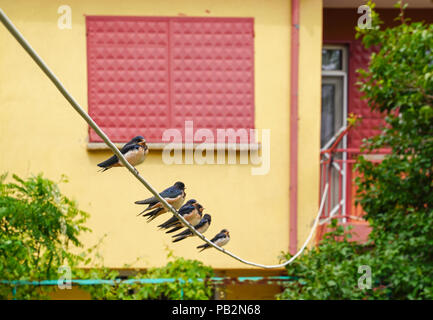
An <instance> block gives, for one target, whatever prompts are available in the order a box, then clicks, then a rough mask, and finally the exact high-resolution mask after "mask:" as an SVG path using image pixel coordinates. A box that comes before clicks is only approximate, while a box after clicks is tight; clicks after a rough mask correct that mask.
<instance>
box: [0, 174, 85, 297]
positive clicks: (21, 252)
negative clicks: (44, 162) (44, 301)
mask: <svg viewBox="0 0 433 320" xmlns="http://www.w3.org/2000/svg"><path fill="white" fill-rule="evenodd" d="M6 177H7V175H6V174H4V175H3V176H1V177H0V279H1V280H36V281H39V280H44V279H58V278H59V273H58V268H59V267H60V266H63V265H68V266H70V267H71V268H73V267H75V266H77V265H78V263H80V262H82V261H83V260H84V258H83V256H80V255H76V254H73V253H71V250H70V247H71V246H74V247H81V246H82V244H81V242H80V241H79V239H78V235H79V234H80V233H81V232H85V231H89V229H88V228H86V227H85V226H84V223H85V222H86V219H87V217H88V215H87V213H85V212H83V211H81V210H79V209H78V208H77V205H76V203H75V202H74V201H72V200H70V199H69V198H67V197H65V196H64V195H62V194H61V193H60V191H59V189H58V187H57V185H56V183H54V182H53V181H51V180H48V179H45V178H43V177H42V175H38V176H35V177H31V178H29V179H27V180H23V179H21V178H20V177H18V176H16V175H13V180H14V181H13V182H10V183H5V180H6ZM65 181H66V180H65V178H64V177H62V179H61V181H60V182H65ZM52 289H53V288H52V287H47V286H44V287H39V288H37V289H35V287H34V286H20V287H19V290H17V295H16V297H15V298H17V299H30V298H46V297H47V294H48V292H49V291H51V290H52ZM11 292H12V286H11V285H6V284H3V285H0V298H1V299H6V298H8V297H9V296H10V294H11Z"/></svg>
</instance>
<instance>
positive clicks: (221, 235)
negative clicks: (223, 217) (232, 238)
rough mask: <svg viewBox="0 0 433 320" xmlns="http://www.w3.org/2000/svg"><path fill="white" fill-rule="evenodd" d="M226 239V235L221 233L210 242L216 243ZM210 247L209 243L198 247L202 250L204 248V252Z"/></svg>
mask: <svg viewBox="0 0 433 320" xmlns="http://www.w3.org/2000/svg"><path fill="white" fill-rule="evenodd" d="M225 237H226V235H225V234H224V233H221V232H220V233H218V234H217V235H216V236H215V237H213V238H212V239H211V240H210V241H211V242H213V243H215V241H217V240H219V239H223V238H225ZM208 247H210V245H209V244H208V243H205V244H202V245H200V246H198V247H197V249H201V248H202V249H203V250H204V249H206V248H208Z"/></svg>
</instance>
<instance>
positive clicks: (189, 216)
mask: <svg viewBox="0 0 433 320" xmlns="http://www.w3.org/2000/svg"><path fill="white" fill-rule="evenodd" d="M178 213H179V214H180V215H181V216H182V217H183V218H184V219H185V220H186V221H188V222H189V223H190V224H191V225H192V226H196V225H197V224H199V223H200V220H201V217H202V214H203V206H202V205H201V204H200V203H198V202H195V203H193V204H189V205H187V204H185V205H183V206H182V208H180V209H179V211H178ZM158 227H159V228H160V230H162V229H169V228H172V229H171V230H169V231H167V232H166V233H171V232H174V231H177V230H179V229H182V228H183V227H184V225H183V223H182V222H181V221H180V220H179V219H178V218H177V217H176V216H175V215H173V216H172V217H171V218H170V219H168V220H167V221H165V222H164V223H162V224H160V225H159V226H158Z"/></svg>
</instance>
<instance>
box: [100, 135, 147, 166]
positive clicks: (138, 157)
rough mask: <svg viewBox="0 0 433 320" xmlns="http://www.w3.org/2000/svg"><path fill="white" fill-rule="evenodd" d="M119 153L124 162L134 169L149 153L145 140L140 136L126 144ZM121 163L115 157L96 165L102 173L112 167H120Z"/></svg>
mask: <svg viewBox="0 0 433 320" xmlns="http://www.w3.org/2000/svg"><path fill="white" fill-rule="evenodd" d="M120 152H121V153H122V154H123V156H124V157H125V158H126V160H127V161H128V162H129V163H130V164H131V165H133V166H134V167H135V166H137V165H139V164H140V163H142V162H143V161H144V159H146V156H147V155H148V153H149V148H148V147H147V144H146V140H145V139H144V138H143V137H142V136H136V137H134V138H132V139H131V141H129V142H127V143H126V144H125V145H124V146H123V147H122V149H120ZM121 166H123V165H122V163H121V162H120V161H119V159H118V158H117V156H116V155H113V156H112V157H111V158H108V159H107V160H105V161H102V162H101V163H98V167H101V168H102V169H101V171H102V172H104V171H106V170H108V169H110V168H113V167H121Z"/></svg>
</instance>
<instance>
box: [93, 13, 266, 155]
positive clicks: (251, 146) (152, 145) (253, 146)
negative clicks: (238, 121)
mask: <svg viewBox="0 0 433 320" xmlns="http://www.w3.org/2000/svg"><path fill="white" fill-rule="evenodd" d="M86 18H102V19H104V20H105V19H111V18H120V19H133V20H135V19H143V18H145V19H146V20H149V21H151V20H158V21H159V20H167V21H169V22H172V21H173V22H175V21H176V20H183V19H186V20H191V19H192V20H195V21H203V20H204V21H209V20H210V21H212V20H215V21H238V20H239V18H236V17H212V18H210V17H185V18H183V17H176V16H117V15H113V16H97V15H91V16H87V17H86ZM242 19H245V20H247V19H250V20H251V21H252V23H253V28H254V24H255V19H254V18H248V17H243V18H242ZM86 23H87V20H86ZM87 28H88V26H87V25H86V29H85V30H86V33H87ZM253 37H254V29H253ZM169 50H170V49H169ZM252 59H253V60H252V63H253V67H252V79H251V82H252V90H253V91H252V92H253V93H252V94H253V98H252V106H251V107H252V117H253V120H252V121H253V127H252V128H251V129H256V127H255V113H256V109H255V92H256V90H255V76H254V75H255V41H253V45H252ZM87 60H88V61H89V47H88V45H87ZM88 63H89V62H88ZM171 63H172V61H171V60H169V61H168V64H169V66H170V64H171ZM169 72H170V71H169ZM88 83H89V81H88ZM169 89H170V90H169V93H168V94H169V101H170V100H171V99H172V97H171V96H172V90H173V88H172V87H170V88H169ZM89 91H90V87H89V88H88V94H89ZM88 99H89V98H88ZM89 107H90V106H89ZM168 108H169V109H170V111H171V110H172V105H168ZM167 129H170V128H168V127H167ZM226 129H228V128H226ZM247 130H248V128H247ZM254 139H255V141H257V137H254ZM167 144H170V143H169V142H149V143H148V146H149V149H153V150H162V149H164V147H165V146H166V145H167ZM115 145H116V146H117V147H122V146H123V145H124V142H118V143H115ZM198 145H200V146H202V145H203V144H202V143H193V144H192V145H191V144H188V143H185V141H183V142H182V144H179V145H176V146H175V149H182V150H188V149H195V148H196V147H197V146H198ZM212 146H214V147H215V150H220V149H224V150H233V149H234V150H259V149H261V144H260V143H258V142H249V143H232V144H230V143H228V144H227V143H226V144H218V143H215V144H214V143H212ZM87 149H88V150H106V149H108V147H107V146H106V145H105V143H104V142H95V141H90V132H88V134H87Z"/></svg>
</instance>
